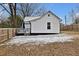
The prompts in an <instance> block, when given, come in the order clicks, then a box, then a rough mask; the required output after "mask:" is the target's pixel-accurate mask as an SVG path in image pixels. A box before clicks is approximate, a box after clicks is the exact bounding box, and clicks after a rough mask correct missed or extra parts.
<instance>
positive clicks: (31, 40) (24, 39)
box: [7, 34, 73, 45]
mask: <svg viewBox="0 0 79 59" xmlns="http://www.w3.org/2000/svg"><path fill="white" fill-rule="evenodd" d="M72 39H73V36H69V35H67V34H53V35H34V36H15V37H13V38H12V39H11V40H10V41H9V42H8V43H7V44H18V45H20V44H24V43H28V44H47V43H50V42H68V41H73V40H72Z"/></svg>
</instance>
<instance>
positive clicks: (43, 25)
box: [24, 11, 61, 34]
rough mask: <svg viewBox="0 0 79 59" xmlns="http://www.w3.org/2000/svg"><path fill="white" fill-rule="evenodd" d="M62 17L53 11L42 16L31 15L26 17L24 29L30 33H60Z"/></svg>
mask: <svg viewBox="0 0 79 59" xmlns="http://www.w3.org/2000/svg"><path fill="white" fill-rule="evenodd" d="M60 21H61V19H60V18H59V17H58V16H56V15H55V14H54V13H52V12H51V11H48V12H47V13H45V14H44V15H42V16H36V17H35V16H29V17H25V19H24V29H25V32H26V33H30V34H48V33H49V34H52V33H60Z"/></svg>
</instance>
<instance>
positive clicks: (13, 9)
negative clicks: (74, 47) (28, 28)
mask: <svg viewBox="0 0 79 59" xmlns="http://www.w3.org/2000/svg"><path fill="white" fill-rule="evenodd" d="M6 5H7V6H8V8H7V7H6V6H5V4H4V3H3V4H0V6H1V7H2V8H3V9H4V10H5V11H6V12H8V14H9V15H10V16H11V17H12V24H13V25H14V27H17V23H16V3H8V4H6Z"/></svg>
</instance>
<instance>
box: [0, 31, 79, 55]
mask: <svg viewBox="0 0 79 59" xmlns="http://www.w3.org/2000/svg"><path fill="white" fill-rule="evenodd" d="M63 33H68V32H63ZM68 34H69V35H72V32H69V33H68ZM74 35H77V36H76V38H74V39H73V40H74V41H73V42H64V43H61V42H59V43H58V42H55V43H49V44H43V45H41V44H39V45H31V44H21V45H20V46H17V45H1V46H0V55H2V56H79V37H78V35H79V34H75V33H74V34H73V36H74Z"/></svg>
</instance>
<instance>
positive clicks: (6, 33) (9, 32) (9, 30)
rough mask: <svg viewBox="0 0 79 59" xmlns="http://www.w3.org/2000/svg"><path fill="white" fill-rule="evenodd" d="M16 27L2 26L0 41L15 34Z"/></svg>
mask: <svg viewBox="0 0 79 59" xmlns="http://www.w3.org/2000/svg"><path fill="white" fill-rule="evenodd" d="M15 33H16V29H15V28H0V43H2V42H4V41H6V40H9V39H11V38H12V37H14V36H15Z"/></svg>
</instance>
